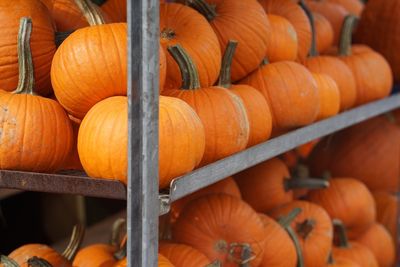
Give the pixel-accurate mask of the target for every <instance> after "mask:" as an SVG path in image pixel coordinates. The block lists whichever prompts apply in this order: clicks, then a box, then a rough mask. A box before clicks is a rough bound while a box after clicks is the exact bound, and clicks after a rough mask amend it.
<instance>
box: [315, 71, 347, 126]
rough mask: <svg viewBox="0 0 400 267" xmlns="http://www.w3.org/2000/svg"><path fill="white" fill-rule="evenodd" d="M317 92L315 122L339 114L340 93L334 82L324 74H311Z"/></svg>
mask: <svg viewBox="0 0 400 267" xmlns="http://www.w3.org/2000/svg"><path fill="white" fill-rule="evenodd" d="M313 77H314V79H315V81H316V82H317V86H318V92H319V99H320V103H319V113H318V117H317V120H322V119H325V118H329V117H331V116H334V115H336V114H338V113H339V109H340V92H339V88H338V86H337V84H336V82H335V81H334V80H333V79H332V78H331V77H330V76H328V75H326V74H316V73H313Z"/></svg>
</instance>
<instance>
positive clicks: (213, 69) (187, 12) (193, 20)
mask: <svg viewBox="0 0 400 267" xmlns="http://www.w3.org/2000/svg"><path fill="white" fill-rule="evenodd" d="M169 30H172V31H173V33H174V34H168V31H169ZM160 35H161V38H160V42H161V45H162V47H163V48H164V52H165V54H166V56H167V80H166V83H165V87H166V88H165V89H167V88H178V87H180V86H181V83H182V78H181V73H180V70H179V67H178V64H177V63H176V62H175V60H174V59H173V58H172V56H171V55H170V54H169V53H168V52H167V51H166V49H167V47H168V46H172V45H175V44H180V45H181V46H182V47H183V48H184V49H185V51H186V52H187V53H188V54H189V56H190V58H191V59H192V60H193V61H194V64H195V65H196V67H197V70H198V72H199V77H200V84H201V87H208V86H212V85H213V84H214V83H215V82H216V81H217V79H218V76H219V72H220V69H221V49H220V46H219V42H218V38H217V36H216V34H215V33H214V31H213V29H212V28H211V26H210V24H209V23H208V21H207V20H206V19H205V18H204V17H203V16H202V15H201V14H200V13H198V12H197V11H196V10H194V9H192V8H190V7H188V6H184V5H181V4H176V3H166V4H161V5H160ZM199 40H201V41H199ZM200 51H206V52H204V53H199V52H200Z"/></svg>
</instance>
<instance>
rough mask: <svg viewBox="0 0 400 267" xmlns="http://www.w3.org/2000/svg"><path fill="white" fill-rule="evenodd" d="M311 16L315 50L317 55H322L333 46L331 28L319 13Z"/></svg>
mask: <svg viewBox="0 0 400 267" xmlns="http://www.w3.org/2000/svg"><path fill="white" fill-rule="evenodd" d="M357 1H358V0H357ZM312 14H313V16H314V27H315V38H316V40H315V41H316V46H317V47H316V48H317V51H318V52H319V53H322V52H324V51H326V50H327V49H328V48H330V47H331V46H332V45H333V28H332V25H331V23H330V22H329V20H327V19H326V18H325V17H324V16H323V15H321V14H320V13H318V12H313V13H312Z"/></svg>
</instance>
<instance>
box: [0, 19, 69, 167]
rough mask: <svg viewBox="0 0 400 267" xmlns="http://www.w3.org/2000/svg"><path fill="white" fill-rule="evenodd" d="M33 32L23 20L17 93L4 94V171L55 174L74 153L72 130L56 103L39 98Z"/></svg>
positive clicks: (0, 162)
mask: <svg viewBox="0 0 400 267" xmlns="http://www.w3.org/2000/svg"><path fill="white" fill-rule="evenodd" d="M31 32H32V20H31V19H29V18H25V17H24V18H21V22H20V30H19V33H18V57H19V61H18V63H19V82H18V86H17V87H16V90H15V91H13V92H7V91H2V90H0V105H1V107H2V109H1V112H0V121H1V122H2V127H1V135H0V143H1V147H0V168H1V169H9V170H23V171H35V172H54V171H56V170H58V169H59V167H61V165H62V164H63V162H64V161H65V159H66V158H67V156H68V154H69V153H70V151H71V149H72V143H73V140H72V127H71V123H70V121H69V119H68V116H67V114H66V113H65V111H64V110H63V109H62V107H61V106H60V105H59V104H58V103H57V102H56V101H54V100H52V99H49V98H44V97H41V96H38V95H36V91H37V90H36V88H37V86H38V85H37V84H36V85H35V79H34V70H33V63H32V54H31V49H30V43H31V42H30V37H31ZM26 136H29V138H26ZM54 137H57V138H54Z"/></svg>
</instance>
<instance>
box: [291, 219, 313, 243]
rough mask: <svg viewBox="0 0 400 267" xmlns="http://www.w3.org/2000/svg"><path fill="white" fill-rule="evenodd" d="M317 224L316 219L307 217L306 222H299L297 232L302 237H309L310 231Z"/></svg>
mask: <svg viewBox="0 0 400 267" xmlns="http://www.w3.org/2000/svg"><path fill="white" fill-rule="evenodd" d="M315 224H316V222H315V220H314V219H307V220H305V221H304V222H302V223H298V224H297V226H296V232H297V234H298V235H299V236H300V237H301V238H303V239H307V237H308V236H309V235H310V233H311V232H312V231H313V230H314V227H315Z"/></svg>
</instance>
